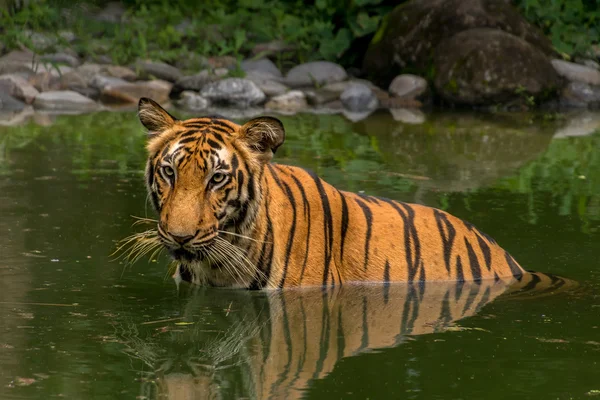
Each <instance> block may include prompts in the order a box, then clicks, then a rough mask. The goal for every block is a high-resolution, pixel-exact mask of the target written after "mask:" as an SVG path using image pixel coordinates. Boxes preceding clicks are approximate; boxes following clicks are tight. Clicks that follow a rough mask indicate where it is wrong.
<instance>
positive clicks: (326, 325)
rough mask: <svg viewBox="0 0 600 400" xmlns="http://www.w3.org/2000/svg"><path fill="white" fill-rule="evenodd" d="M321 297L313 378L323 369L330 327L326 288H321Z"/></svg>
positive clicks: (327, 350)
mask: <svg viewBox="0 0 600 400" xmlns="http://www.w3.org/2000/svg"><path fill="white" fill-rule="evenodd" d="M322 297H323V313H322V315H321V321H322V326H321V338H320V340H319V342H318V343H320V346H319V347H320V348H319V359H318V360H317V365H316V369H315V372H314V374H313V379H316V378H317V377H318V376H319V374H320V373H321V371H322V370H323V366H324V364H325V359H327V353H328V352H329V336H330V334H329V331H330V329H331V327H330V322H329V304H328V300H327V290H325V289H324V290H322Z"/></svg>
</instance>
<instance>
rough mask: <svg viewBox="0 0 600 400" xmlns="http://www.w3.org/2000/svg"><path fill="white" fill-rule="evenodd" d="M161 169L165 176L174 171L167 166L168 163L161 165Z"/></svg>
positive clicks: (172, 173) (173, 173) (170, 174)
mask: <svg viewBox="0 0 600 400" xmlns="http://www.w3.org/2000/svg"><path fill="white" fill-rule="evenodd" d="M162 169H163V172H164V173H165V175H167V176H173V175H175V171H173V168H171V167H169V166H168V165H165V166H164V167H162Z"/></svg>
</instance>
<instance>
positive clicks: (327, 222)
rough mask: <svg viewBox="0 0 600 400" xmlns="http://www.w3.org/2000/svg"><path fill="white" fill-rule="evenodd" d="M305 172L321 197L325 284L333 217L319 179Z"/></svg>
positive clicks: (312, 173) (330, 247)
mask: <svg viewBox="0 0 600 400" xmlns="http://www.w3.org/2000/svg"><path fill="white" fill-rule="evenodd" d="M306 173H307V174H308V175H309V176H310V177H311V178H312V179H313V181H314V182H315V185H316V186H317V191H318V192H319V198H320V199H321V205H322V207H323V222H324V223H323V234H324V239H325V243H324V245H325V246H324V247H325V249H324V250H325V251H324V253H325V254H324V257H325V260H324V262H325V264H324V269H323V285H326V284H327V276H328V275H329V263H330V262H331V249H332V247H333V218H332V216H331V206H330V205H329V198H328V197H327V193H326V192H325V188H324V187H323V183H322V181H321V179H320V178H319V177H318V176H317V175H316V174H315V173H314V172H312V171H308V170H306Z"/></svg>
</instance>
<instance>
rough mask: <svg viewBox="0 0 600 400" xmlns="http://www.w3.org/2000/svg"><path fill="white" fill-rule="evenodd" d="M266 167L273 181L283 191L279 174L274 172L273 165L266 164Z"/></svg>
mask: <svg viewBox="0 0 600 400" xmlns="http://www.w3.org/2000/svg"><path fill="white" fill-rule="evenodd" d="M267 167H268V168H269V171H270V172H271V176H272V177H273V180H274V181H275V183H276V184H277V186H278V187H279V189H281V190H282V191H283V186H282V185H281V180H279V176H277V173H276V172H275V169H274V168H273V165H272V164H267Z"/></svg>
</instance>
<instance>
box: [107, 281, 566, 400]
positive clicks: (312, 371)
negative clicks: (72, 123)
mask: <svg viewBox="0 0 600 400" xmlns="http://www.w3.org/2000/svg"><path fill="white" fill-rule="evenodd" d="M569 287H572V285H571V284H570V282H569V281H568V280H565V279H563V278H560V277H555V276H549V275H544V274H538V273H531V274H527V275H526V276H524V277H523V279H521V281H516V279H513V282H509V283H507V282H505V281H503V280H499V281H494V280H491V279H488V280H483V281H481V282H480V283H476V282H473V281H470V282H413V283H405V284H390V285H383V284H365V285H343V286H341V285H337V286H335V287H328V288H325V289H322V288H303V289H302V290H271V291H262V292H260V291H242V290H232V291H227V292H223V291H220V292H219V293H218V295H216V294H215V291H216V289H211V288H203V287H198V286H191V287H190V288H189V289H190V290H189V293H187V294H185V293H184V294H183V296H185V297H186V300H185V301H184V302H183V303H182V304H184V305H183V307H182V310H181V311H179V310H177V311H178V312H177V315H179V316H180V318H179V319H177V321H178V322H179V323H180V325H176V324H174V322H163V323H162V325H157V324H150V325H147V324H144V323H142V324H140V320H138V321H132V320H128V321H127V322H126V323H123V322H117V326H118V327H119V328H118V329H117V335H118V338H117V339H118V341H119V343H123V344H124V345H125V351H126V353H127V355H128V356H129V357H132V358H133V359H134V360H133V361H134V362H133V363H132V364H131V365H132V367H131V368H132V369H134V370H138V371H139V370H143V371H145V374H147V375H146V376H145V377H144V379H142V382H144V383H143V384H142V386H141V390H140V393H139V397H140V398H145V399H168V400H184V399H241V398H244V399H286V400H287V399H297V398H304V397H305V390H306V389H308V388H309V387H310V386H311V384H312V382H314V381H315V380H318V379H323V378H325V377H326V376H327V375H328V374H329V373H331V372H332V371H333V370H334V369H335V367H336V364H337V363H338V362H339V361H341V360H342V359H344V358H348V357H353V356H357V355H359V354H361V353H365V352H369V351H373V350H376V349H384V348H391V347H396V346H400V345H402V343H404V342H406V341H409V340H411V338H414V337H415V336H420V335H427V334H432V333H438V334H439V333H442V332H445V331H453V330H459V331H466V330H469V329H470V328H469V325H473V323H466V324H463V325H464V326H460V325H458V322H459V321H460V320H463V319H465V318H469V317H473V316H474V315H476V314H477V313H478V312H480V311H481V310H482V309H483V308H484V307H486V306H487V305H488V304H490V303H491V302H494V301H505V302H506V301H508V300H510V299H514V298H519V300H523V299H524V298H528V299H531V300H533V301H534V300H535V299H537V298H538V296H542V295H544V294H546V293H553V294H554V293H556V292H558V291H562V292H563V294H564V290H565V288H569ZM125 303H127V302H125ZM132 307H133V306H132ZM138 307H139V305H135V308H132V310H131V313H130V314H131V315H134V316H137V317H138V318H142V317H141V316H140V313H139V309H138ZM136 310H137V311H136ZM146 318H148V317H146ZM150 322H152V321H150ZM181 322H183V324H181ZM157 332H164V334H157ZM136 360H137V361H141V362H143V363H144V365H143V366H141V367H137V368H136V365H137V363H136V362H135V361H136ZM403 364H404V363H400V364H397V365H396V366H395V368H398V370H397V371H396V376H398V377H401V376H406V375H407V374H408V372H409V371H408V369H411V368H414V366H409V365H406V366H405V367H406V369H407V370H406V371H404V370H403ZM128 366H129V364H128ZM488 367H489V366H488ZM492 368H493V367H492ZM440 379H443V378H441V377H440ZM452 379H455V377H454V376H453V377H452Z"/></svg>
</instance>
